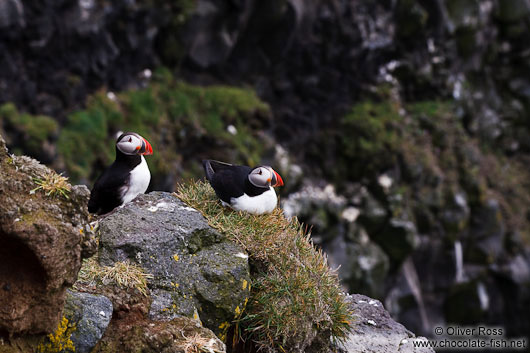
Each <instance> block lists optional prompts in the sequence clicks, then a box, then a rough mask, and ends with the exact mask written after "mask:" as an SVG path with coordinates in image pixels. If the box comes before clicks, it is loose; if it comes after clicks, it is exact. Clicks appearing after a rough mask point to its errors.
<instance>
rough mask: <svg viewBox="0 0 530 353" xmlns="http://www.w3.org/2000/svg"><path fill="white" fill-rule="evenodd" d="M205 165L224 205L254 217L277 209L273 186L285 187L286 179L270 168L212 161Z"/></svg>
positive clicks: (203, 162) (206, 171)
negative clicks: (284, 180) (251, 214)
mask: <svg viewBox="0 0 530 353" xmlns="http://www.w3.org/2000/svg"><path fill="white" fill-rule="evenodd" d="M202 165H203V167H204V172H205V173H206V178H207V179H208V181H209V182H210V185H211V186H212V188H213V189H214V190H215V193H216V194H217V196H218V197H219V198H220V199H221V202H222V203H223V205H225V206H230V207H231V208H233V209H234V210H237V211H246V212H249V213H253V214H263V213H270V212H272V210H274V208H275V207H276V204H277V203H278V198H277V196H276V192H275V191H274V189H273V187H276V186H282V185H283V180H282V177H281V176H280V174H278V173H276V171H274V169H272V168H271V167H269V166H259V167H256V168H250V167H247V166H243V165H233V164H228V163H224V162H219V161H213V160H204V161H202Z"/></svg>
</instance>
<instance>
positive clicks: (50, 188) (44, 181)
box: [30, 172, 72, 199]
mask: <svg viewBox="0 0 530 353" xmlns="http://www.w3.org/2000/svg"><path fill="white" fill-rule="evenodd" d="M33 182H34V183H35V184H37V187H36V188H35V189H33V190H31V191H30V193H31V194H33V193H35V192H36V191H38V190H42V191H43V192H44V193H45V194H46V196H51V197H56V196H59V195H61V196H62V197H64V198H65V199H68V198H69V197H68V193H69V192H70V191H71V190H72V186H71V185H70V184H69V183H68V178H65V177H64V176H62V175H61V174H57V173H55V172H51V173H49V174H46V175H45V176H44V177H43V178H33Z"/></svg>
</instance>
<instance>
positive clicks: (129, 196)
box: [122, 156, 151, 204]
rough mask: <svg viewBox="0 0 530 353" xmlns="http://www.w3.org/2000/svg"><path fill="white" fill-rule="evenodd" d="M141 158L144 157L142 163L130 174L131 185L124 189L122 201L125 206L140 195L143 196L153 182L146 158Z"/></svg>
mask: <svg viewBox="0 0 530 353" xmlns="http://www.w3.org/2000/svg"><path fill="white" fill-rule="evenodd" d="M140 157H142V161H141V162H140V164H138V165H137V166H136V167H134V169H133V170H131V173H130V174H129V184H128V185H127V186H125V187H123V191H122V192H123V194H122V195H123V196H122V200H123V203H124V204H126V203H127V202H129V201H132V200H133V199H134V198H135V197H136V196H138V194H143V193H144V192H145V191H146V190H147V187H148V186H149V182H150V181H151V173H150V172H149V167H148V166H147V162H146V161H145V158H144V156H140Z"/></svg>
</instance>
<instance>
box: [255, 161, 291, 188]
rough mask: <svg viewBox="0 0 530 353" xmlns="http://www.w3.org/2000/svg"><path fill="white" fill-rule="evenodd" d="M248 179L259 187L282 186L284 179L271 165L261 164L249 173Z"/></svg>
mask: <svg viewBox="0 0 530 353" xmlns="http://www.w3.org/2000/svg"><path fill="white" fill-rule="evenodd" d="M248 180H249V181H250V182H251V183H252V185H254V186H257V187H259V188H268V187H269V186H272V187H276V186H282V185H283V180H282V177H281V176H280V174H278V173H276V172H275V171H274V169H272V168H271V167H269V166H260V167H256V168H254V169H252V171H251V172H250V174H249V175H248Z"/></svg>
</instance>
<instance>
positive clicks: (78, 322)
mask: <svg viewBox="0 0 530 353" xmlns="http://www.w3.org/2000/svg"><path fill="white" fill-rule="evenodd" d="M64 315H65V317H66V318H67V319H68V323H69V324H74V325H75V330H74V332H73V333H72V336H71V339H72V342H73V343H74V346H75V351H76V352H78V353H89V352H90V351H91V350H92V348H94V346H95V345H96V343H97V342H98V341H99V340H100V339H101V337H102V336H103V333H104V332H105V329H106V328H107V326H108V325H109V322H110V320H111V318H112V303H111V302H110V300H109V299H108V298H107V297H104V296H102V295H94V294H90V293H82V292H75V291H67V294H66V303H65V308H64Z"/></svg>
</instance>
